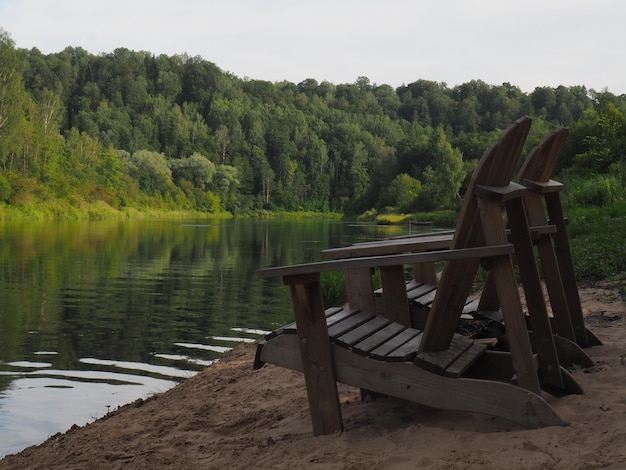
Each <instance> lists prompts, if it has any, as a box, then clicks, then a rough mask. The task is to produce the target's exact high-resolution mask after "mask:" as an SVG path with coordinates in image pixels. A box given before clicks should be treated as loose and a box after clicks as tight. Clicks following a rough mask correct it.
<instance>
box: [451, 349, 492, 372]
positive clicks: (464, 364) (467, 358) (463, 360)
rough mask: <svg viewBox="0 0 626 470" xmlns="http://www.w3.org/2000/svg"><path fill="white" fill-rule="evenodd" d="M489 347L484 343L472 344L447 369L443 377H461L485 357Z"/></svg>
mask: <svg viewBox="0 0 626 470" xmlns="http://www.w3.org/2000/svg"><path fill="white" fill-rule="evenodd" d="M486 349H487V345H486V344H483V343H474V344H472V345H471V346H470V347H469V348H468V349H467V350H466V351H465V352H464V353H463V354H461V356H460V357H458V358H457V359H456V360H455V361H454V362H453V363H452V364H450V365H449V366H448V367H446V370H445V371H444V372H443V375H445V376H446V377H455V378H458V377H461V376H462V375H463V374H464V373H465V371H466V370H467V369H469V368H470V367H471V366H472V365H473V364H474V363H475V362H476V361H477V360H478V358H479V357H480V356H482V355H483V353H484V352H485V350H486Z"/></svg>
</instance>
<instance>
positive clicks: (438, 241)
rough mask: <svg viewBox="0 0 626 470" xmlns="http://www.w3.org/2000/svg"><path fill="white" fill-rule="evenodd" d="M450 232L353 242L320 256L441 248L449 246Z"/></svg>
mask: <svg viewBox="0 0 626 470" xmlns="http://www.w3.org/2000/svg"><path fill="white" fill-rule="evenodd" d="M451 240H452V233H450V232H445V233H435V234H428V235H426V236H411V237H405V238H393V239H387V240H380V241H376V242H366V243H355V244H353V245H350V246H346V247H340V248H330V249H327V250H323V251H321V253H320V255H321V258H322V259H324V260H329V259H342V258H356V257H359V256H380V255H389V254H397V253H409V252H416V251H417V252H420V251H430V250H442V249H445V248H448V247H449V246H450V241H451Z"/></svg>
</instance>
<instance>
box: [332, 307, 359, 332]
mask: <svg viewBox="0 0 626 470" xmlns="http://www.w3.org/2000/svg"><path fill="white" fill-rule="evenodd" d="M359 312H360V310H355V309H351V308H347V309H341V310H339V311H338V312H336V313H334V314H333V315H329V316H327V317H326V326H328V327H329V328H330V327H331V326H333V325H334V324H335V323H338V322H340V321H343V320H345V319H346V318H348V317H351V316H352V315H355V314H357V313H359Z"/></svg>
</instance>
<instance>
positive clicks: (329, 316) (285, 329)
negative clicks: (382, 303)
mask: <svg viewBox="0 0 626 470" xmlns="http://www.w3.org/2000/svg"><path fill="white" fill-rule="evenodd" d="M355 312H356V310H352V311H351V310H344V309H343V308H341V307H331V308H328V309H326V311H325V314H326V324H327V325H328V324H329V323H330V324H332V323H333V322H336V321H338V320H340V319H341V318H344V317H345V316H348V315H352V314H353V313H355ZM338 313H341V316H339V317H335V315H336V314H338ZM333 318H334V319H333ZM297 332H298V330H297V328H296V322H295V321H294V322H291V323H289V324H287V325H285V326H282V327H280V328H278V329H277V330H274V331H272V332H271V333H270V334H268V335H267V336H266V337H265V339H266V340H268V339H270V338H272V337H273V336H275V335H279V334H283V333H285V334H288V335H295V334H296V333H297Z"/></svg>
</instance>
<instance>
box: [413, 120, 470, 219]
mask: <svg viewBox="0 0 626 470" xmlns="http://www.w3.org/2000/svg"><path fill="white" fill-rule="evenodd" d="M430 152H431V155H432V162H433V163H432V164H431V165H429V166H428V167H427V168H426V169H425V170H424V174H423V181H424V187H425V190H424V191H423V193H422V195H423V197H422V198H421V199H420V203H422V204H423V205H424V206H425V208H427V209H440V208H447V207H452V206H453V205H454V202H455V200H458V199H459V189H460V188H461V184H462V183H463V180H464V178H465V172H464V166H463V158H462V156H461V152H460V151H459V150H458V149H454V148H452V146H451V145H450V143H449V142H448V140H447V138H446V134H445V132H444V131H443V129H441V128H439V129H437V130H436V131H435V132H434V133H433V135H432V138H431V142H430Z"/></svg>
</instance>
